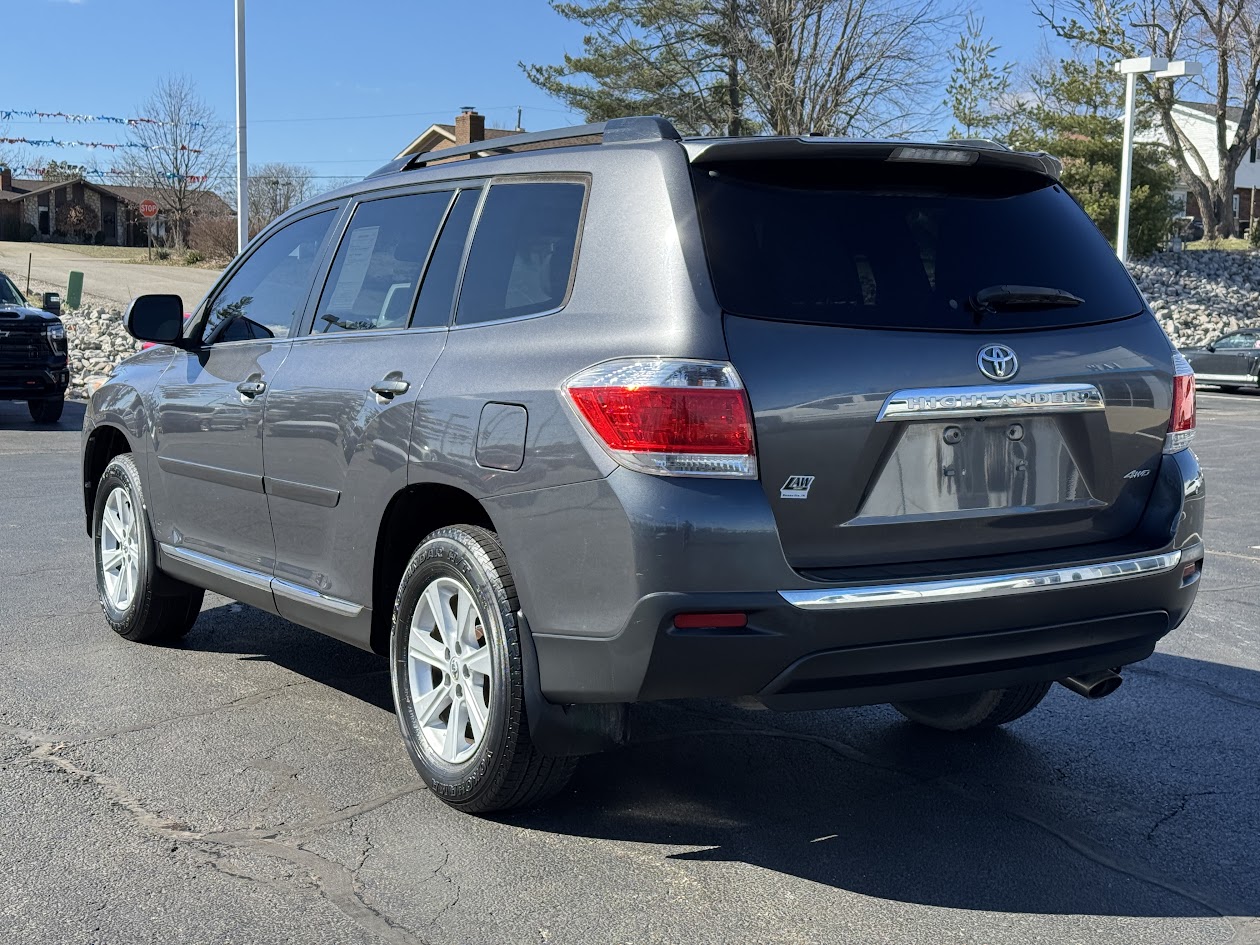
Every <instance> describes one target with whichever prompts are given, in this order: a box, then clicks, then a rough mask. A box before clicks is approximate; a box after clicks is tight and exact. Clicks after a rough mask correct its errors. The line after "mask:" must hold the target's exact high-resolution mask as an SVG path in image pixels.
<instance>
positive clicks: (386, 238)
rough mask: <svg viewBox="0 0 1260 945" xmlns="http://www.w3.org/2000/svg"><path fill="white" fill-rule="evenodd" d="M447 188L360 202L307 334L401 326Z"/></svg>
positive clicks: (443, 210) (448, 198) (448, 200)
mask: <svg viewBox="0 0 1260 945" xmlns="http://www.w3.org/2000/svg"><path fill="white" fill-rule="evenodd" d="M451 197H452V195H451V194H450V193H449V192H436V193H424V194H408V195H406V196H402V197H387V198H385V199H383V200H370V201H367V202H365V203H362V204H360V205H359V206H358V208H357V209H356V210H355V212H354V217H353V218H352V219H351V220H350V226H349V227H348V228H347V229H346V233H345V236H343V237H342V239H341V245H340V246H339V247H338V249H337V257H336V259H334V260H333V265H332V270H331V271H330V272H329V274H328V282H327V284H326V285H325V286H324V294H323V295H322V296H321V297H320V300H319V306H318V308H317V309H316V318H315V325H314V327H312V329H311V332H312V334H319V333H320V332H324V333H328V332H339V331H362V330H367V329H381V328H405V327H407V320H408V319H409V318H410V317H411V303H412V302H413V301H414V300H415V298H416V288H417V286H418V285H419V283H420V275H421V273H423V272H424V264H425V262H426V260H428V258H429V252H430V250H431V249H432V247H433V240H434V238H435V237H436V236H437V231H438V227H439V226H440V225H441V223H442V218H443V217H444V216H445V215H446V208H447V207H449V206H450V203H451Z"/></svg>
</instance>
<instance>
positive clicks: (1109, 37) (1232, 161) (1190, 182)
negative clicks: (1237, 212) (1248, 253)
mask: <svg viewBox="0 0 1260 945" xmlns="http://www.w3.org/2000/svg"><path fill="white" fill-rule="evenodd" d="M1058 2H1059V6H1058V8H1057V9H1056V7H1055V6H1054V4H1053V3H1049V4H1048V3H1047V2H1046V0H1034V3H1033V7H1034V9H1035V10H1036V12H1037V14H1038V15H1039V16H1040V17H1041V19H1042V21H1043V22H1045V23H1046V24H1047V25H1048V26H1050V28H1051V29H1052V30H1053V31H1054V32H1055V33H1056V34H1057V35H1058V36H1060V37H1062V38H1065V39H1069V40H1072V41H1073V42H1080V43H1086V44H1092V45H1094V46H1095V47H1096V48H1098V49H1099V50H1101V51H1105V52H1106V53H1108V54H1110V55H1112V56H1114V57H1116V58H1120V57H1123V56H1134V55H1145V54H1151V55H1156V56H1164V57H1166V58H1169V59H1193V60H1198V61H1199V62H1202V63H1203V65H1204V75H1203V77H1202V78H1201V79H1197V80H1194V81H1193V83H1192V84H1190V83H1189V82H1188V81H1187V80H1182V81H1181V82H1180V83H1178V84H1177V85H1174V83H1173V82H1172V81H1169V80H1166V79H1152V78H1150V77H1149V76H1140V77H1139V83H1140V87H1141V90H1142V94H1143V98H1144V100H1145V101H1146V103H1148V104H1149V105H1150V106H1152V107H1153V108H1154V112H1155V120H1156V122H1157V124H1158V125H1159V127H1160V128H1161V130H1162V131H1163V133H1164V136H1165V138H1167V140H1168V142H1169V146H1170V151H1171V153H1172V156H1173V160H1174V162H1175V164H1176V166H1177V170H1178V171H1179V172H1180V175H1181V177H1182V179H1183V180H1184V181H1185V183H1186V184H1187V186H1189V188H1190V190H1191V191H1192V192H1193V193H1194V195H1195V199H1196V200H1197V202H1198V204H1199V208H1200V212H1201V213H1202V214H1203V222H1204V229H1205V230H1206V232H1207V235H1208V236H1210V237H1214V238H1219V237H1225V236H1235V235H1237V232H1238V223H1237V220H1236V219H1235V218H1234V203H1233V196H1234V187H1235V182H1236V180H1237V174H1238V166H1239V164H1241V163H1242V160H1243V157H1244V155H1246V154H1247V153H1249V151H1250V150H1251V147H1252V145H1253V144H1254V143H1255V142H1256V139H1257V137H1258V136H1260V106H1258V99H1260V0H1058ZM1187 85H1189V87H1191V88H1194V89H1195V90H1196V91H1197V93H1198V95H1199V96H1201V97H1204V98H1206V99H1207V100H1208V104H1209V105H1210V107H1211V109H1212V116H1211V117H1212V122H1213V125H1214V135H1213V138H1214V140H1213V145H1214V147H1212V148H1211V149H1210V150H1211V151H1212V153H1209V154H1203V153H1200V151H1199V149H1198V148H1196V147H1195V145H1194V143H1193V142H1192V141H1191V139H1190V138H1189V136H1188V135H1187V134H1186V131H1185V130H1184V128H1183V127H1182V126H1181V125H1179V124H1178V123H1177V120H1176V115H1175V111H1174V108H1175V106H1176V105H1177V104H1178V102H1180V101H1184V96H1185V94H1186V87H1187ZM1231 113H1232V114H1231ZM1231 123H1234V128H1233V129H1232V130H1231V129H1230V124H1231Z"/></svg>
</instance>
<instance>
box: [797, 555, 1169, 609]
mask: <svg viewBox="0 0 1260 945" xmlns="http://www.w3.org/2000/svg"><path fill="white" fill-rule="evenodd" d="M1191 551H1193V549H1189V550H1188V551H1187V553H1186V556H1187V558H1193V557H1194V555H1193V554H1191V553H1190V552H1191ZM1182 555H1183V552H1182V551H1169V552H1166V553H1164V554H1157V555H1146V556H1145V557H1141V558H1126V559H1123V560H1120V561H1103V562H1100V563H1098V564H1083V565H1077V566H1076V567H1068V568H1050V569H1047V570H1044V571H1021V572H1016V573H1013V574H992V575H988V576H986V577H972V578H956V579H953V580H945V581H914V582H908V583H902V584H870V585H865V586H856V587H832V588H824V589H821V590H807V591H779V596H780V597H782V598H783V599H784V600H786V601H787V602H788V603H789V604H791V605H792V606H793V607H798V608H800V609H801V610H850V609H867V608H875V607H899V606H902V605H909V604H928V603H936V604H939V603H944V602H947V601H970V600H986V599H988V598H991V597H1007V596H1009V595H1012V594H1027V593H1031V592H1034V591H1045V590H1053V589H1055V588H1060V587H1066V586H1067V585H1070V584H1106V583H1111V582H1114V581H1127V580H1129V579H1130V578H1136V577H1147V576H1150V575H1152V574H1161V573H1163V572H1165V571H1171V570H1172V569H1173V568H1175V567H1177V565H1178V564H1180V563H1181V559H1182Z"/></svg>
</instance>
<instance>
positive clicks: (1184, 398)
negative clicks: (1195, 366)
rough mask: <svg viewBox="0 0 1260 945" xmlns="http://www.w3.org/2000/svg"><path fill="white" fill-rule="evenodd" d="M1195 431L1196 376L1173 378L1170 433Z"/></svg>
mask: <svg viewBox="0 0 1260 945" xmlns="http://www.w3.org/2000/svg"><path fill="white" fill-rule="evenodd" d="M1193 429H1194V375H1193V374H1191V375H1190V376H1189V377H1186V376H1184V375H1178V376H1177V377H1174V378H1173V404H1172V422H1171V423H1169V425H1168V432H1169V433H1181V432H1183V431H1184V430H1193Z"/></svg>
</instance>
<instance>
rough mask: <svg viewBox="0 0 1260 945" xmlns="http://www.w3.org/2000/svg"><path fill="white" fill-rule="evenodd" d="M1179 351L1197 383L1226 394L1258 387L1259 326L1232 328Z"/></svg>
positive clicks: (1259, 384) (1259, 369) (1259, 363)
mask: <svg viewBox="0 0 1260 945" xmlns="http://www.w3.org/2000/svg"><path fill="white" fill-rule="evenodd" d="M1181 353H1182V355H1184V356H1185V359H1186V360H1187V361H1188V362H1189V363H1190V366H1191V367H1192V368H1194V379H1195V383H1197V384H1215V385H1216V386H1218V387H1220V389H1221V390H1223V391H1226V392H1227V393H1234V392H1235V391H1237V390H1238V389H1239V388H1242V387H1260V327H1256V328H1242V329H1239V330H1238V331H1231V332H1229V333H1227V334H1224V335H1221V337H1219V338H1217V339H1216V340H1215V341H1213V342H1211V343H1209V344H1205V345H1199V346H1195V347H1191V348H1182V349H1181Z"/></svg>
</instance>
